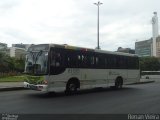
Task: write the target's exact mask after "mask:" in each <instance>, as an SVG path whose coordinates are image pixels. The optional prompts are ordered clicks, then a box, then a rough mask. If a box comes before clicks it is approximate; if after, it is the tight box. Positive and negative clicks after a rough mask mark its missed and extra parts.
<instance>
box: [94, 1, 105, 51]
mask: <svg viewBox="0 0 160 120" xmlns="http://www.w3.org/2000/svg"><path fill="white" fill-rule="evenodd" d="M94 4H95V5H97V7H98V13H97V14H98V15H97V49H100V47H99V6H100V5H101V4H103V3H101V2H100V1H98V3H94Z"/></svg>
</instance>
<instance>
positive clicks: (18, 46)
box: [12, 43, 32, 50]
mask: <svg viewBox="0 0 160 120" xmlns="http://www.w3.org/2000/svg"><path fill="white" fill-rule="evenodd" d="M31 45H32V44H22V43H21V44H12V47H17V48H23V49H25V50H27V49H28V48H29V47H30V46H31Z"/></svg>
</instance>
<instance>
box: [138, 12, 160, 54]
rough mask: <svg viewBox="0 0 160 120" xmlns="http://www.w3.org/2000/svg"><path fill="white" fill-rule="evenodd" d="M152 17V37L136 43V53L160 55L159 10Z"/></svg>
mask: <svg viewBox="0 0 160 120" xmlns="http://www.w3.org/2000/svg"><path fill="white" fill-rule="evenodd" d="M153 14H154V16H153V17H152V38H151V39H148V40H144V41H139V42H136V43H135V53H136V54H137V55H139V56H140V57H142V56H154V57H160V36H159V30H158V16H157V12H154V13H153Z"/></svg>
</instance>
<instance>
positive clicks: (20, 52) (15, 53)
mask: <svg viewBox="0 0 160 120" xmlns="http://www.w3.org/2000/svg"><path fill="white" fill-rule="evenodd" d="M9 51H10V57H15V58H16V59H25V54H26V50H25V49H24V48H18V47H10V48H9Z"/></svg>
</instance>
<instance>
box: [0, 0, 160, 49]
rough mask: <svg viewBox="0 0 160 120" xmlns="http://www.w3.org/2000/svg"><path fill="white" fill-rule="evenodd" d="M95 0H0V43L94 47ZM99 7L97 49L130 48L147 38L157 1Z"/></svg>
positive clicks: (119, 1)
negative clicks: (98, 47) (98, 42)
mask: <svg viewBox="0 0 160 120" xmlns="http://www.w3.org/2000/svg"><path fill="white" fill-rule="evenodd" d="M95 2H97V1H96V0H76V1H75V0H67V1H65V0H58V1H57V0H45V1H44V0H5V1H0V42H6V43H7V44H9V46H10V45H11V44H15V43H33V44H41V43H57V44H70V45H76V46H84V47H90V48H95V47H96V46H97V6H95V5H94V4H93V3H95ZM101 2H102V3H103V4H102V5H101V6H100V46H101V48H102V49H105V50H113V51H115V50H117V48H118V47H120V46H121V47H131V48H134V43H135V41H136V40H137V39H138V40H144V39H149V38H150V37H151V36H152V32H151V23H150V20H151V17H152V15H153V14H152V13H153V11H157V12H158V15H159V13H160V10H159V4H160V2H159V0H152V1H151V0H141V1H139V0H107V1H104V0H103V1H101Z"/></svg>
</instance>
